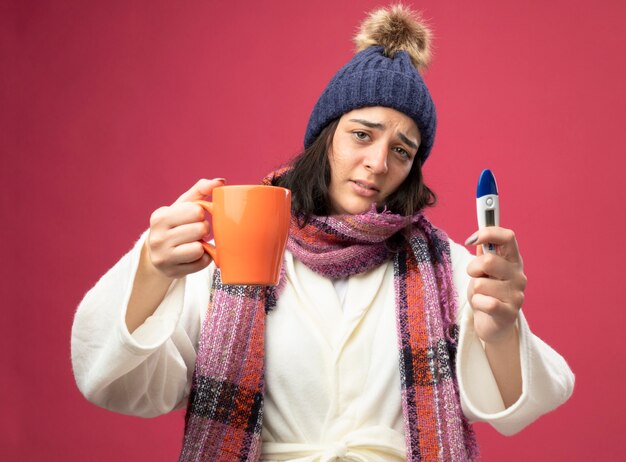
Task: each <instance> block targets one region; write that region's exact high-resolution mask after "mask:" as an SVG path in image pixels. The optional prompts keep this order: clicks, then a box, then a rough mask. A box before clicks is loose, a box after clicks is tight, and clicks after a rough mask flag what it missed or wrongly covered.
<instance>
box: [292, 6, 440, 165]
mask: <svg viewBox="0 0 626 462" xmlns="http://www.w3.org/2000/svg"><path fill="white" fill-rule="evenodd" d="M430 39H431V32H430V30H429V29H428V27H427V26H426V25H425V24H424V22H423V21H422V19H421V18H420V17H419V15H417V14H416V13H414V12H413V11H411V10H410V9H409V8H407V7H405V6H402V5H396V6H392V7H391V8H389V9H385V8H381V9H379V10H376V11H374V12H372V13H371V14H370V15H369V16H368V18H367V19H366V20H365V21H364V22H363V23H362V24H361V28H360V30H359V33H358V34H357V35H356V37H355V38H354V42H355V43H356V46H357V53H356V54H355V55H354V57H353V58H352V59H351V60H350V61H349V62H348V63H347V64H346V65H345V66H343V67H342V68H341V69H340V70H339V72H337V74H335V76H334V77H333V78H332V80H331V81H330V83H329V84H328V86H327V87H326V89H325V90H324V92H323V93H322V95H321V96H320V98H319V100H318V101H317V103H316V104H315V107H314V108H313V112H312V113H311V117H310V119H309V123H308V125H307V129H306V134H305V136H304V146H305V148H308V147H309V146H311V145H312V144H313V142H314V141H315V139H316V138H317V136H318V135H319V134H320V132H321V131H322V130H323V129H324V127H325V126H326V125H328V124H329V123H330V122H331V121H332V120H334V119H336V118H338V117H340V116H341V115H343V114H345V113H346V112H350V111H352V110H353V109H358V108H361V107H366V106H385V107H390V108H392V109H395V110H397V111H400V112H402V113H404V114H406V115H407V116H409V117H411V118H412V119H413V120H414V121H415V123H416V124H417V127H418V128H419V131H420V134H421V137H422V141H421V144H420V146H419V149H418V151H417V156H418V158H419V159H420V161H421V163H424V161H425V160H426V158H427V157H428V155H429V154H430V150H431V149H432V146H433V143H434V140H435V129H436V125H437V118H436V114H435V104H434V103H433V100H432V98H431V96H430V93H429V92H428V88H427V87H426V84H425V83H424V80H423V79H422V76H421V75H420V73H419V70H420V69H423V68H425V67H426V66H427V65H428V63H429V62H430Z"/></svg>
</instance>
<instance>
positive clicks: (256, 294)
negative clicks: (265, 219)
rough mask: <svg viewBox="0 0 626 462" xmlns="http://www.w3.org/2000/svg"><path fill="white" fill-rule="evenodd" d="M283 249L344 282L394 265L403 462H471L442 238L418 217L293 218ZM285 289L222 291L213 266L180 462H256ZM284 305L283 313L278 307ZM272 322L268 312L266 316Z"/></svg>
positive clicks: (472, 451)
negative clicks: (274, 325)
mask: <svg viewBox="0 0 626 462" xmlns="http://www.w3.org/2000/svg"><path fill="white" fill-rule="evenodd" d="M287 248H288V249H289V250H290V252H292V254H293V255H294V256H295V257H296V258H298V259H299V260H300V261H302V263H304V264H305V265H307V266H308V267H309V268H311V269H312V270H313V271H315V272H317V273H319V274H321V275H323V276H326V277H329V278H338V277H346V276H350V275H352V274H359V273H362V272H365V271H368V270H370V269H372V268H375V267H376V266H378V265H380V264H381V263H383V262H385V261H388V260H389V259H393V267H394V287H395V302H396V307H395V310H396V319H397V330H398V342H399V343H398V350H399V358H400V362H399V368H400V375H401V387H402V389H401V393H402V411H403V417H404V426H405V435H406V451H407V460H408V461H411V462H418V461H471V460H475V459H476V458H477V454H478V451H477V446H476V441H475V436H474V433H473V430H472V428H471V426H470V425H469V423H468V422H467V420H466V418H465V417H464V415H463V413H462V410H461V404H460V398H459V391H458V384H457V380H456V375H455V356H456V343H457V342H456V338H457V328H456V324H455V314H456V302H455V294H454V289H453V285H452V270H451V262H450V246H449V242H448V239H447V236H446V235H445V234H444V233H443V232H442V231H440V230H438V229H437V228H435V227H433V226H432V225H431V223H430V222H429V221H428V220H427V219H426V217H424V216H423V215H422V214H421V213H418V214H416V215H415V216H412V217H403V216H399V215H395V214H391V213H388V212H383V213H378V212H376V210H375V208H372V210H370V211H369V212H367V213H365V214H362V215H347V216H332V217H312V219H311V220H310V221H309V222H308V224H307V225H306V226H304V227H302V228H300V227H299V225H298V219H297V217H292V222H291V229H290V237H289V241H288V244H287ZM284 284H285V275H284V273H283V274H282V276H281V283H280V284H279V286H278V287H277V288H268V287H255V286H228V285H223V284H222V283H221V279H220V271H219V269H216V271H215V272H214V276H213V284H212V289H211V295H210V302H209V308H208V315H207V316H206V318H205V321H204V324H203V326H202V330H201V335H200V343H199V348H198V357H197V361H196V368H195V371H194V376H193V381H192V388H191V394H190V397H189V404H188V408H187V416H186V426H185V437H184V444H183V449H182V452H181V456H180V460H181V461H257V460H259V455H260V452H261V444H262V442H261V428H262V416H263V393H264V380H263V372H264V327H265V316H266V313H267V312H268V311H269V309H270V308H272V306H273V304H274V303H275V300H276V298H277V297H278V296H279V295H280V291H281V290H282V288H283V287H284ZM283 309H286V308H283ZM269 315H270V316H271V313H270V314H269Z"/></svg>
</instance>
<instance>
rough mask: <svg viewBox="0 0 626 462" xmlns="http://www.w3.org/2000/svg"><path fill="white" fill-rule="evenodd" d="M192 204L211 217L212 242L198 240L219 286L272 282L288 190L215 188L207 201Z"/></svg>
mask: <svg viewBox="0 0 626 462" xmlns="http://www.w3.org/2000/svg"><path fill="white" fill-rule="evenodd" d="M194 202H195V203H196V204H198V205H200V206H201V207H202V208H203V209H205V210H206V211H207V212H209V213H210V214H211V216H212V217H213V219H212V230H213V237H214V240H215V245H212V244H209V243H208V242H205V241H202V246H203V247H204V250H206V251H207V252H208V253H209V255H211V258H213V261H214V262H215V264H216V265H217V267H218V268H220V270H221V273H222V274H221V275H222V283H223V284H246V285H276V284H278V278H279V277H280V268H281V265H282V262H283V255H284V253H285V246H286V245H287V236H288V234H289V223H290V220H291V191H289V190H288V189H285V188H280V187H277V186H262V185H256V186H219V187H217V188H215V189H214V190H213V193H212V202H207V201H194Z"/></svg>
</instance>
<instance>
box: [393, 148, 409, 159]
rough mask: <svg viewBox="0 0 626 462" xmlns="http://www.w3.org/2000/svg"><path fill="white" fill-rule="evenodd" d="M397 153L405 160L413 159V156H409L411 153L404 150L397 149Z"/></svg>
mask: <svg viewBox="0 0 626 462" xmlns="http://www.w3.org/2000/svg"><path fill="white" fill-rule="evenodd" d="M395 151H396V152H397V153H398V154H400V155H401V156H402V157H403V158H405V159H410V158H411V154H409V152H408V151H407V150H406V149H404V148H395Z"/></svg>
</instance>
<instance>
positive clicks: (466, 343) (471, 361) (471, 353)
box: [450, 241, 574, 435]
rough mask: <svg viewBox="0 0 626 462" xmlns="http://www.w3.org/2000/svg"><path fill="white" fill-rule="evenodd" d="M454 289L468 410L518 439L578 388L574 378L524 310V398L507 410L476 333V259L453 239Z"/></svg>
mask: <svg viewBox="0 0 626 462" xmlns="http://www.w3.org/2000/svg"><path fill="white" fill-rule="evenodd" d="M450 245H451V250H452V252H451V254H452V267H453V278H454V285H455V288H456V291H457V295H458V314H457V319H458V324H459V330H460V335H459V348H458V351H457V364H456V372H457V377H458V381H459V391H460V395H461V405H462V407H463V412H464V413H465V415H466V416H467V418H468V419H469V420H470V421H471V422H487V423H489V424H490V425H491V426H493V427H494V428H495V429H496V430H497V431H498V432H500V433H502V434H504V435H513V434H515V433H517V432H519V431H521V430H522V429H523V428H524V427H526V426H527V425H529V424H530V423H532V422H533V421H535V420H536V419H538V418H539V417H540V416H542V415H543V414H546V413H548V412H550V411H552V410H554V409H556V408H557V407H558V406H560V405H561V404H563V403H564V402H565V401H567V399H568V398H569V397H570V396H571V394H572V392H573V390H574V374H573V373H572V371H571V369H570V368H569V366H568V364H567V363H566V361H565V360H564V359H563V357H562V356H561V355H559V354H558V353H557V352H556V351H555V350H553V349H552V348H551V347H550V346H549V345H547V344H546V343H545V342H544V341H542V340H541V339H540V338H539V337H537V336H536V335H534V334H533V333H532V332H531V330H530V328H529V326H528V323H527V321H526V318H525V317H524V314H523V312H522V311H520V314H519V318H518V320H517V323H518V329H519V339H520V340H519V341H520V355H521V356H520V361H521V367H522V395H521V396H520V398H519V399H518V400H517V402H515V403H514V404H513V405H511V406H510V407H508V408H505V406H504V402H503V401H502V396H501V395H500V391H499V390H498V385H497V383H496V380H495V377H494V375H493V373H492V371H491V368H490V366H489V361H488V360H487V355H486V353H485V350H484V348H483V345H482V343H481V340H480V339H479V338H478V336H477V335H476V332H475V330H474V317H473V313H472V309H471V306H470V304H469V302H468V300H467V287H468V284H469V282H470V279H471V278H470V276H469V275H468V274H467V271H466V268H467V265H468V264H469V262H470V261H471V260H472V258H474V257H473V255H471V254H470V253H469V252H468V251H467V249H465V248H464V247H463V246H461V245H459V244H456V243H454V242H452V241H450Z"/></svg>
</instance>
